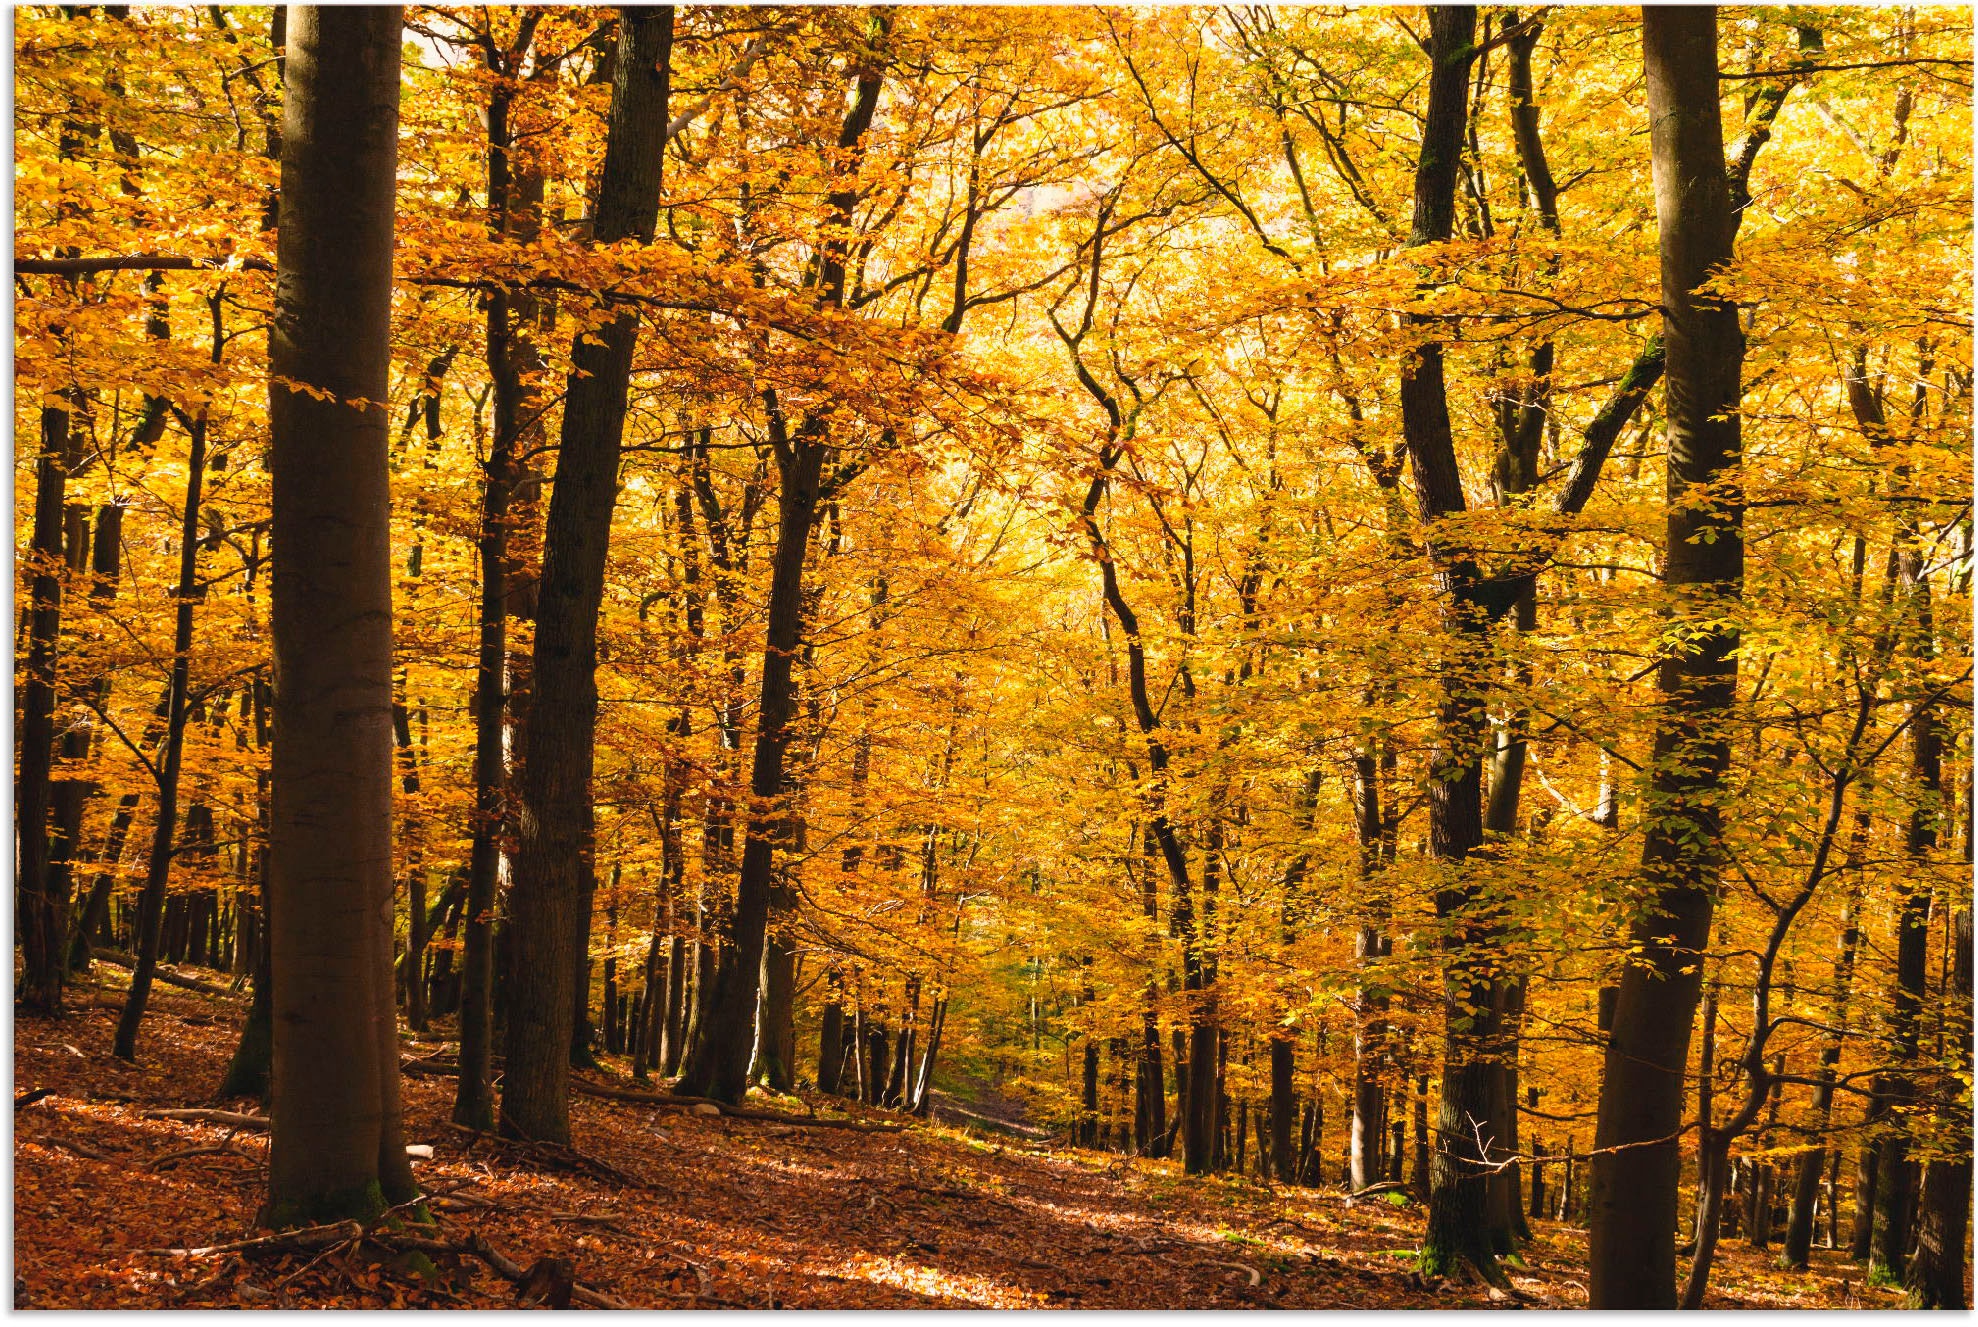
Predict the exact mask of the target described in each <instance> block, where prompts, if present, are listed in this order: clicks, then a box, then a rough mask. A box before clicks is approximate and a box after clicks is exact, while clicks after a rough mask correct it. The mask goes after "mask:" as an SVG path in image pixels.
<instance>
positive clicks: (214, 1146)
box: [144, 1143, 258, 1170]
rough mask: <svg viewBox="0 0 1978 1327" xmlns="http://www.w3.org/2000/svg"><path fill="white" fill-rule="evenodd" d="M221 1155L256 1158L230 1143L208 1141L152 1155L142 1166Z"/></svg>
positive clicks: (149, 1166)
mask: <svg viewBox="0 0 1978 1327" xmlns="http://www.w3.org/2000/svg"><path fill="white" fill-rule="evenodd" d="M221 1155H225V1156H232V1157H239V1158H240V1159H241V1160H243V1161H255V1160H257V1159H258V1158H256V1157H254V1156H251V1155H249V1154H248V1153H246V1152H243V1151H241V1150H240V1149H239V1148H237V1147H235V1146H233V1145H232V1144H231V1143H209V1144H207V1145H205V1146H203V1147H182V1148H180V1149H179V1150H178V1151H176V1152H167V1153H165V1154H164V1155H163V1156H161V1157H153V1158H152V1159H151V1160H150V1161H147V1162H145V1163H144V1168H145V1169H146V1170H158V1169H160V1168H162V1167H164V1166H167V1165H170V1164H171V1163H173V1162H176V1161H185V1160H188V1159H190V1158H192V1157H203V1156H221Z"/></svg>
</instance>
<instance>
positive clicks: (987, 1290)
mask: <svg viewBox="0 0 1978 1327" xmlns="http://www.w3.org/2000/svg"><path fill="white" fill-rule="evenodd" d="M806 1270H807V1271H809V1272H810V1273H811V1274H812V1275H817V1276H826V1277H836V1278H839V1279H841V1280H846V1281H868V1282H870V1283H872V1284H873V1285H882V1286H891V1287H892V1288H893V1289H895V1290H904V1291H906V1292H907V1293H909V1294H914V1295H924V1296H926V1297H927V1298H929V1299H945V1300H957V1301H960V1302H961V1303H964V1304H969V1305H973V1306H975V1307H977V1308H985V1309H1027V1308H1035V1307H1036V1306H1037V1302H1038V1300H1037V1296H1035V1295H1033V1294H1030V1293H1028V1292H1026V1291H1023V1290H1020V1289H1018V1288H1017V1287H1015V1286H1007V1285H1004V1284H1003V1283H1002V1282H1000V1281H992V1280H990V1279H989V1278H988V1277H985V1276H970V1275H969V1274H967V1273H965V1272H944V1271H941V1270H940V1269H939V1268H935V1267H927V1266H923V1265H922V1264H920V1263H913V1262H906V1261H904V1260H902V1259H899V1258H880V1257H874V1256H872V1255H869V1254H855V1255H853V1256H852V1257H850V1258H846V1259H844V1260H842V1261H840V1262H835V1263H817V1264H813V1265H812V1266H811V1267H810V1268H808V1269H806Z"/></svg>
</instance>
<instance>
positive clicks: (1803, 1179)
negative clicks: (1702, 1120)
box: [1780, 808, 1868, 1271]
mask: <svg viewBox="0 0 1978 1327" xmlns="http://www.w3.org/2000/svg"><path fill="white" fill-rule="evenodd" d="M1867 829H1868V816H1867V812H1866V810H1865V808H1862V809H1858V811H1857V819H1856V821H1855V837H1854V843H1853V845H1851V847H1850V851H1849V856H1850V858H1852V859H1853V860H1852V861H1851V862H1850V863H1849V869H1848V875H1849V877H1850V886H1849V893H1848V898H1847V901H1846V902H1845V903H1844V904H1843V905H1842V909H1841V938H1840V956H1839V958H1838V959H1837V960H1836V961H1835V964H1834V993H1833V997H1832V999H1830V1000H1829V1001H1828V1005H1827V1023H1828V1028H1829V1029H1830V1030H1829V1031H1828V1033H1827V1037H1826V1040H1825V1041H1824V1042H1823V1043H1822V1045H1821V1047H1820V1072H1819V1075H1818V1078H1817V1081H1816V1086H1815V1087H1814V1089H1813V1118H1814V1121H1815V1127H1816V1129H1817V1130H1818V1132H1817V1134H1816V1135H1815V1136H1816V1137H1817V1138H1820V1139H1822V1140H1824V1139H1825V1138H1826V1135H1827V1130H1828V1129H1829V1128H1830V1127H1831V1126H1832V1125H1833V1122H1834V1080H1835V1078H1836V1076H1837V1075H1838V1073H1839V1071H1840V1063H1841V1048H1842V1043H1843V1041H1844V1040H1845V1038H1846V1037H1847V1025H1848V1000H1849V996H1850V994H1851V992H1852V987H1853V984H1854V956H1855V951H1856V949H1857V948H1858V947H1859V946H1860V943H1861V927H1860V924H1859V921H1858V915H1857V914H1858V912H1859V909H1860V906H1861V900H1860V866H1859V861H1860V850H1861V848H1862V847H1865V844H1866V838H1867ZM1797 1165H1798V1169H1797V1171H1796V1172H1795V1175H1794V1180H1793V1205H1792V1214H1791V1216H1790V1217H1789V1218H1788V1219H1787V1222H1786V1238H1785V1248H1784V1250H1783V1252H1782V1254H1781V1257H1780V1261H1781V1262H1783V1263H1784V1264H1785V1265H1786V1266H1787V1267H1788V1268H1790V1269H1792V1270H1794V1271H1804V1270H1806V1268H1807V1265H1808V1263H1809V1261H1810V1260H1811V1258H1812V1256H1813V1218H1814V1209H1815V1208H1816V1207H1817V1206H1818V1204H1819V1198H1820V1174H1821V1172H1822V1171H1823V1170H1825V1169H1826V1167H1827V1148H1826V1147H1825V1146H1824V1143H1817V1144H1816V1145H1814V1146H1813V1147H1809V1148H1808V1149H1807V1150H1806V1151H1805V1152H1803V1153H1801V1154H1800V1156H1799V1159H1798V1163H1797ZM1834 1197H1835V1198H1838V1197H1839V1194H1835V1195H1834ZM1830 1201H1831V1200H1830Z"/></svg>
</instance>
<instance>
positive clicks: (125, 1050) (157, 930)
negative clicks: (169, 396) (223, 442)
mask: <svg viewBox="0 0 1978 1327" xmlns="http://www.w3.org/2000/svg"><path fill="white" fill-rule="evenodd" d="M218 307H219V306H218V304H217V302H216V303H215V305H214V309H215V313H214V318H215V322H216V327H215V336H214V355H215V357H216V358H217V357H218V355H219V349H220V345H221V341H220V338H219V334H218V327H217V321H218V317H219V315H218ZM191 444H192V445H191V452H190V455H189V457H188V459H187V462H186V475H185V507H184V510H183V512H182V513H181V516H180V521H179V583H178V589H177V593H176V594H175V595H174V598H175V599H176V600H177V602H178V608H177V610H176V612H175V615H174V619H173V624H172V674H171V681H170V683H169V685H168V688H167V699H166V704H165V748H164V750H163V751H162V752H160V753H159V758H158V764H157V767H156V770H155V773H156V776H157V784H158V818H157V821H156V822H155V824H154V825H153V827H152V831H151V856H150V858H149V860H148V861H147V862H146V864H145V870H144V889H143V892H142V893H141V894H140V895H139V899H138V931H137V966H136V967H135V968H133V969H132V971H131V982H130V993H129V994H128V995H127V996H126V997H125V1000H124V1008H123V1013H122V1014H121V1015H120V1016H119V1017H118V1019H117V1035H116V1040H115V1042H114V1043H113V1046H112V1052H111V1053H112V1054H114V1055H115V1056H116V1057H117V1058H118V1059H120V1060H133V1061H134V1060H136V1059H137V1032H138V1028H139V1026H140V1025H142V1023H143V1022H144V1009H145V1005H146V1003H147V1002H148V1001H149V1000H150V998H151V982H152V978H153V976H154V975H155V974H156V972H157V970H158V951H159V946H160V942H161V940H162V939H163V936H162V933H161V932H162V924H163V921H164V912H165V890H166V886H167V884H168V883H169V882H170V879H171V872H172V833H173V831H174V829H175V828H176V827H177V824H178V810H179V765H180V762H181V760H182V758H183V756H184V753H185V726H186V699H187V691H188V689H189V686H190V683H191V675H192V620H193V608H194V605H195V604H197V602H198V599H199V494H200V488H201V485H202V484H203V482H204V478H205V474H206V413H205V411H204V410H201V411H200V414H199V417H198V418H197V419H195V420H193V421H192V428H191ZM387 777H389V771H387ZM387 795H389V790H387ZM387 856H388V857H389V853H387ZM387 869H389V867H387ZM388 897H389V896H388Z"/></svg>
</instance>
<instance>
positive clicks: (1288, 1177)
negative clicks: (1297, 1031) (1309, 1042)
mask: <svg viewBox="0 0 1978 1327" xmlns="http://www.w3.org/2000/svg"><path fill="white" fill-rule="evenodd" d="M1296 1069H1297V1047H1296V1045H1294V1044H1293V1042H1292V1040H1291V1038H1289V1037H1272V1038H1271V1143H1270V1147H1271V1151H1270V1157H1271V1174H1272V1175H1274V1176H1276V1177H1277V1178H1278V1179H1280V1180H1282V1181H1284V1182H1285V1183H1287V1184H1289V1183H1291V1182H1293V1181H1294V1180H1295V1179H1296V1178H1297V1170H1296V1169H1295V1166H1296V1162H1297V1155H1296V1153H1294V1152H1293V1150H1292V1124H1293V1123H1294V1122H1295V1121H1296V1120H1297V1118H1298V1095H1297V1088H1296V1087H1295V1086H1294V1079H1295V1077H1296ZM1355 1137H1356V1139H1357V1137H1358V1135H1357V1134H1356V1135H1355Z"/></svg>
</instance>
